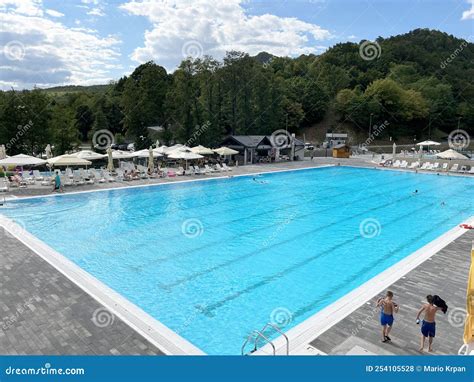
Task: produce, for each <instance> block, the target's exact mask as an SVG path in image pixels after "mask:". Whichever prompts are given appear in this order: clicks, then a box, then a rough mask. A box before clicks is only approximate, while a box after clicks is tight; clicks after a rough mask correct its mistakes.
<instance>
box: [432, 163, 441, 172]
mask: <svg viewBox="0 0 474 382" xmlns="http://www.w3.org/2000/svg"><path fill="white" fill-rule="evenodd" d="M430 170H432V171H438V170H439V163H438V162H436V163H435V164H434V165H433V166H432V167H431V168H430Z"/></svg>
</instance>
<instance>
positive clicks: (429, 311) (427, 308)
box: [416, 294, 443, 352]
mask: <svg viewBox="0 0 474 382" xmlns="http://www.w3.org/2000/svg"><path fill="white" fill-rule="evenodd" d="M426 301H427V302H428V303H427V304H423V306H422V307H421V309H420V310H419V311H418V314H417V315H416V323H417V324H419V323H420V315H421V313H423V312H424V313H425V315H424V318H423V321H422V323H421V344H420V349H419V350H420V351H421V352H422V351H423V350H424V349H425V340H426V338H427V337H428V351H429V352H431V351H433V338H434V337H435V335H436V321H435V316H436V312H437V311H438V310H443V308H439V307H437V306H435V305H434V304H433V296H432V295H430V294H429V295H428V296H426Z"/></svg>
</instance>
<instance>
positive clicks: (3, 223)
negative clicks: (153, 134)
mask: <svg viewBox="0 0 474 382" xmlns="http://www.w3.org/2000/svg"><path fill="white" fill-rule="evenodd" d="M333 166H335V165H332V164H329V165H321V166H311V167H304V168H298V169H283V170H275V171H266V172H258V173H249V174H239V175H234V176H232V178H237V177H245V176H247V177H249V176H256V175H260V174H272V173H277V172H290V171H300V170H308V169H319V168H327V167H333ZM228 178H229V176H222V177H213V178H205V179H188V180H182V181H175V182H170V183H156V184H143V185H132V186H127V187H115V188H106V189H99V190H86V191H78V192H71V193H64V194H51V195H36V196H31V197H25V198H17V199H15V201H23V200H30V199H38V198H50V197H61V196H66V195H75V194H84V193H92V192H103V191H111V190H114V191H115V190H124V191H125V190H127V189H129V188H142V187H155V186H163V185H167V184H175V183H188V182H202V181H209V180H213V179H228ZM0 227H1V228H3V229H4V230H5V231H7V232H9V233H10V234H11V235H12V236H14V237H15V238H16V239H18V240H19V241H20V242H21V243H23V244H24V245H25V246H27V247H28V248H30V249H31V250H32V251H33V252H34V253H36V254H37V255H39V256H40V257H41V258H42V259H43V260H45V261H46V262H47V263H48V264H50V265H51V266H53V267H54V268H55V269H56V270H57V271H59V272H60V273H61V274H63V275H64V276H66V277H67V278H68V279H69V280H71V281H72V282H73V283H74V284H76V285H77V286H78V287H79V288H81V289H82V290H83V291H84V292H86V293H87V294H88V295H90V296H91V297H92V298H94V299H95V300H96V301H98V302H99V303H100V304H102V305H103V306H104V307H105V308H106V309H107V310H109V311H110V312H112V313H113V314H114V315H116V316H117V317H119V318H120V319H121V320H122V321H123V322H125V323H126V324H127V325H128V326H130V327H131V328H132V329H134V330H135V331H136V332H137V333H139V334H140V335H142V336H143V337H144V338H145V339H146V340H148V341H149V342H150V343H152V344H153V345H155V346H156V347H157V348H158V349H160V350H161V351H163V353H165V354H167V355H206V353H205V352H204V351H203V350H201V349H200V348H198V347H197V346H195V345H194V344H192V343H191V342H189V341H188V340H186V339H185V338H184V337H182V336H180V335H179V334H178V333H176V332H175V331H173V330H172V329H170V328H169V327H167V326H166V325H164V324H163V323H161V322H160V321H159V320H157V319H156V318H154V317H152V316H151V315H149V314H148V313H146V312H145V311H144V310H143V309H141V308H140V307H138V306H137V305H136V304H134V303H132V302H131V301H130V300H128V299H127V298H126V297H124V296H122V295H121V294H120V293H118V292H116V291H114V290H113V289H112V288H110V287H108V286H107V285H106V284H105V283H103V282H101V281H100V280H98V279H97V278H95V277H94V276H92V275H91V274H90V273H89V272H87V271H85V270H83V269H82V268H81V267H80V266H78V265H76V264H75V263H74V262H72V261H71V260H69V259H68V258H67V257H66V256H64V255H62V254H61V253H59V252H58V251H56V250H54V249H53V248H51V247H50V246H49V245H47V244H46V243H44V242H43V241H42V240H41V239H39V238H38V237H36V236H35V235H33V234H31V233H29V232H27V231H26V229H24V227H22V226H21V225H19V224H17V223H16V222H15V221H14V220H12V219H10V218H8V217H6V216H5V215H3V214H1V213H0Z"/></svg>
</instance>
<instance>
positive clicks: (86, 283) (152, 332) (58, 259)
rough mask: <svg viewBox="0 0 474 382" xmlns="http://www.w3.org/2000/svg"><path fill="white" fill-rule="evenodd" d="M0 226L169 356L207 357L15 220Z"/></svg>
mask: <svg viewBox="0 0 474 382" xmlns="http://www.w3.org/2000/svg"><path fill="white" fill-rule="evenodd" d="M0 227H3V229H4V230H6V231H8V232H9V233H10V234H11V235H12V236H14V237H15V238H17V239H18V240H19V241H20V242H21V243H23V244H24V245H26V246H27V247H28V248H30V249H31V250H32V251H33V252H35V253H36V254H37V255H39V256H40V257H41V258H42V259H43V260H45V261H46V262H47V263H48V264H50V265H51V266H53V267H54V268H55V269H56V270H58V271H59V272H60V273H61V274H63V275H64V276H66V277H67V278H68V279H69V280H71V281H72V282H73V283H74V284H76V285H77V286H78V287H79V288H81V289H82V290H83V291H84V292H86V293H87V294H88V295H90V296H91V297H92V298H94V299H95V300H96V301H98V302H99V303H100V304H102V305H103V306H104V307H105V308H106V309H107V310H109V311H110V312H111V313H113V314H114V315H115V316H117V317H119V318H120V319H121V320H122V321H123V322H125V323H126V324H127V325H128V326H130V327H131V328H132V329H133V330H135V331H136V332H137V333H138V334H140V335H142V336H143V337H144V338H145V339H146V340H148V341H149V342H150V343H152V344H153V345H154V346H156V347H157V348H158V349H160V350H161V351H162V352H163V353H165V354H167V355H205V354H206V353H204V352H203V351H202V350H201V349H199V348H198V347H196V346H195V345H193V344H192V343H190V342H189V341H187V340H186V339H184V338H183V337H181V336H180V335H179V334H177V333H176V332H174V331H173V330H171V329H170V328H168V327H167V326H165V325H164V324H162V323H161V322H160V321H158V320H157V319H155V318H153V317H152V316H150V315H149V314H148V313H146V312H144V311H143V310H142V309H141V308H139V307H138V306H137V305H135V304H133V303H132V302H130V301H129V300H128V299H126V298H125V297H123V296H122V295H121V294H119V293H117V292H115V291H114V290H113V289H111V288H109V287H108V286H107V285H105V284H104V283H102V282H101V281H99V280H98V279H96V278H95V277H93V276H92V275H90V274H89V273H88V272H86V271H85V270H83V269H82V268H81V267H79V266H78V265H76V264H75V263H73V262H72V261H70V260H69V259H67V258H66V257H65V256H63V255H61V254H60V253H59V252H57V251H55V250H54V249H52V248H51V247H49V246H48V245H47V244H45V243H44V242H42V241H41V240H39V239H38V238H37V237H35V236H34V235H32V234H30V233H29V232H27V231H26V230H25V229H24V228H23V227H21V226H20V225H18V224H17V223H15V222H14V221H13V220H11V219H9V218H7V217H5V216H3V215H1V214H0ZM91 319H92V316H91Z"/></svg>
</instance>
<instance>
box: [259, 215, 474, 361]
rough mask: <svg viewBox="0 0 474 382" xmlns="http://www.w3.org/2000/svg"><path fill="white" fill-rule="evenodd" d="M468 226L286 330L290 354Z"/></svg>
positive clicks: (281, 344) (280, 350) (281, 346)
mask: <svg viewBox="0 0 474 382" xmlns="http://www.w3.org/2000/svg"><path fill="white" fill-rule="evenodd" d="M462 224H470V225H473V224H474V216H473V217H470V218H469V219H467V220H465V221H464V223H462ZM466 232H467V230H465V229H462V228H460V227H459V226H456V227H454V228H452V229H450V230H449V231H447V232H445V233H444V234H442V235H441V236H439V237H437V238H436V239H434V240H432V241H431V242H429V243H428V244H426V245H425V246H423V247H421V248H420V249H418V250H417V251H415V252H413V253H412V254H411V255H409V256H407V257H405V258H404V259H402V260H400V261H398V262H397V263H396V264H394V265H392V266H391V267H389V268H387V269H386V270H384V271H383V272H381V273H379V274H378V275H376V276H374V277H373V278H371V279H370V280H368V281H367V282H365V283H364V284H362V285H361V286H359V287H357V288H355V289H353V290H352V291H351V292H349V293H348V294H346V295H344V296H343V297H341V298H339V299H338V300H336V301H335V302H333V303H332V304H331V305H329V306H327V307H325V308H324V309H322V310H320V311H319V312H317V313H316V314H314V315H312V316H311V317H309V318H307V319H306V320H305V321H303V322H301V323H300V324H298V325H296V326H295V327H293V328H291V329H290V330H288V331H287V332H286V333H285V334H286V335H287V336H288V337H289V339H290V354H292V352H298V351H302V350H304V348H305V347H306V346H307V345H308V344H309V343H311V342H312V341H314V340H315V339H316V338H318V337H319V336H320V335H322V334H323V333H324V332H326V331H327V330H329V329H330V328H331V327H333V326H334V325H336V324H337V323H338V322H340V321H342V320H343V319H344V318H346V317H347V316H349V315H350V314H351V313H353V312H354V311H356V310H357V309H359V308H360V307H361V306H362V305H364V304H365V303H366V302H367V301H370V300H372V299H373V298H374V297H375V296H377V295H378V294H379V293H382V292H383V291H385V290H386V289H387V287H389V286H390V285H392V284H394V283H395V282H397V281H398V280H400V279H401V278H402V277H403V276H405V275H406V274H408V273H409V272H411V271H412V270H414V269H415V268H417V267H418V266H420V265H421V264H423V263H424V262H425V261H426V260H428V259H429V258H431V257H432V256H434V255H436V254H437V253H438V252H439V251H441V250H442V249H443V248H445V247H446V246H447V245H449V244H450V243H452V242H453V241H455V240H456V239H458V238H459V237H461V236H462V235H464V234H465V233H466ZM273 343H274V345H275V347H276V348H277V354H284V352H285V347H286V342H285V339H284V338H283V337H282V336H279V337H277V338H276V339H275V340H274V341H273ZM254 354H255V355H264V354H272V348H271V347H270V345H265V346H263V347H262V348H261V349H260V350H258V351H257V352H256V353H254Z"/></svg>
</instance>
